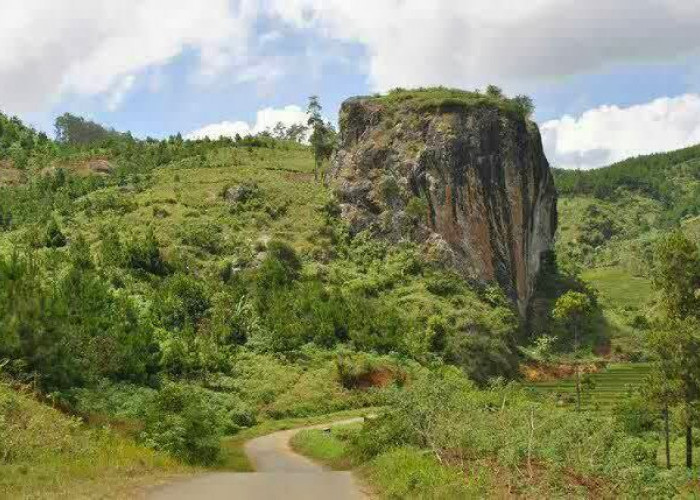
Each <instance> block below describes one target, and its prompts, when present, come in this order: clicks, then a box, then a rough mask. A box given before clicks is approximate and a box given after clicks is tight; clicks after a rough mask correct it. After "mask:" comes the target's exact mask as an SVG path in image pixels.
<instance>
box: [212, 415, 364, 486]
mask: <svg viewBox="0 0 700 500" xmlns="http://www.w3.org/2000/svg"><path fill="white" fill-rule="evenodd" d="M377 411H378V409H377V408H362V409H355V410H346V411H341V412H336V413H331V414H328V415H318V416H314V417H305V418H287V419H281V420H266V421H264V422H262V423H260V424H258V425H256V426H255V427H251V428H250V429H246V430H244V431H242V432H240V433H238V434H236V435H235V436H231V437H228V438H225V439H224V441H223V443H222V456H223V459H222V462H221V464H220V466H219V468H220V469H222V470H229V471H235V472H254V471H255V469H254V467H253V464H252V463H251V462H250V460H249V459H248V457H247V455H246V454H245V450H244V445H245V443H246V441H249V440H251V439H254V438H256V437H260V436H264V435H266V434H271V433H273V432H277V431H285V430H288V429H295V428H297V427H306V426H309V425H316V424H323V423H331V422H333V421H336V420H343V419H345V418H352V417H360V416H365V415H371V414H374V413H376V412H377Z"/></svg>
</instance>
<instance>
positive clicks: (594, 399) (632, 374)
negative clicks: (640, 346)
mask: <svg viewBox="0 0 700 500" xmlns="http://www.w3.org/2000/svg"><path fill="white" fill-rule="evenodd" d="M649 370H650V365H649V364H647V363H617V364H611V365H609V366H608V367H607V368H606V369H605V370H603V371H601V372H599V373H595V374H592V375H590V376H589V378H590V380H591V382H592V384H591V386H590V387H587V386H586V384H584V385H583V391H582V396H581V407H582V409H584V410H589V411H608V410H610V409H612V407H613V406H614V405H615V404H616V403H617V402H619V401H620V400H621V399H623V398H625V397H626V396H627V394H628V393H629V391H630V389H632V388H634V387H638V386H639V385H640V384H642V382H643V380H644V377H645V376H646V375H647V373H649ZM529 387H531V388H532V389H533V390H534V392H535V393H536V394H540V395H546V396H550V397H555V398H557V399H558V400H560V401H564V404H566V405H568V406H572V407H573V406H574V405H575V404H576V401H575V396H576V382H575V380H574V379H573V378H570V379H562V380H555V381H546V382H533V383H532V384H529Z"/></svg>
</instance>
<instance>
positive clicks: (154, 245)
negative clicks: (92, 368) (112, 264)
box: [125, 228, 170, 276]
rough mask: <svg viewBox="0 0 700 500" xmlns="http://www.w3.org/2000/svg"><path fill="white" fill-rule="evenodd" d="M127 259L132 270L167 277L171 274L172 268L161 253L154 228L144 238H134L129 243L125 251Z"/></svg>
mask: <svg viewBox="0 0 700 500" xmlns="http://www.w3.org/2000/svg"><path fill="white" fill-rule="evenodd" d="M125 259H126V263H127V265H128V266H129V267H131V268H132V269H137V270H140V271H145V272H148V273H151V274H155V275H158V276H165V275H166V274H168V273H169V272H170V266H169V265H168V263H167V262H166V261H165V258H164V257H163V254H162V253H161V251H160V246H159V244H158V240H157V239H156V235H155V233H154V232H153V229H152V228H149V230H148V231H147V232H146V235H145V237H144V238H142V239H139V238H133V239H132V240H131V241H130V242H129V244H128V245H127V247H126V251H125Z"/></svg>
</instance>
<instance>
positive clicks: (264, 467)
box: [148, 418, 367, 500]
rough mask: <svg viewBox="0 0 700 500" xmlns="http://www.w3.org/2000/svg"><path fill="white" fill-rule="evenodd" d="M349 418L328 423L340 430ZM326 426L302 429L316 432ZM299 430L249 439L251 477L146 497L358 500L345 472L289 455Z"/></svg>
mask: <svg viewBox="0 0 700 500" xmlns="http://www.w3.org/2000/svg"><path fill="white" fill-rule="evenodd" d="M360 421H362V418H354V419H350V420H343V421H341V422H334V423H333V424H332V425H344V424H350V423H355V422H360ZM322 427H327V425H316V426H312V427H305V429H318V428H322ZM300 430H301V429H293V430H289V431H282V432H276V433H274V434H269V435H267V436H262V437H259V438H256V439H252V440H250V441H248V442H247V443H246V444H245V451H246V454H247V455H248V457H249V458H250V460H251V461H252V462H253V465H254V467H255V470H256V472H214V473H210V474H203V475H200V476H197V477H195V478H191V479H187V480H183V481H179V482H175V483H171V484H167V485H165V486H161V487H159V488H156V489H154V490H153V491H151V492H150V494H149V495H148V498H149V499H151V500H165V499H169V500H191V499H206V500H218V499H241V500H242V499H251V500H282V499H283V500H307V499H314V500H316V499H319V500H321V499H325V498H330V499H333V500H361V499H366V498H367V496H366V495H365V494H364V493H363V492H362V491H361V489H360V486H359V485H358V483H357V482H356V480H355V478H354V477H353V475H352V473H350V472H335V471H331V470H328V469H326V468H324V467H323V466H321V465H318V464H316V463H314V462H312V461H311V460H309V459H308V458H305V457H302V456H301V455H297V454H296V453H294V452H293V451H292V450H291V448H290V447H289V440H290V439H291V438H292V436H293V435H294V434H296V433H297V432H299V431H300Z"/></svg>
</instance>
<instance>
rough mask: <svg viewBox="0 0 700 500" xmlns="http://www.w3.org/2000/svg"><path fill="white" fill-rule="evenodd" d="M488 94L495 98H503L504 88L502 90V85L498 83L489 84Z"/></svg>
mask: <svg viewBox="0 0 700 500" xmlns="http://www.w3.org/2000/svg"><path fill="white" fill-rule="evenodd" d="M486 95H487V96H489V97H495V98H499V99H500V98H502V97H503V90H501V87H498V86H496V85H489V86H488V87H486Z"/></svg>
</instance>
